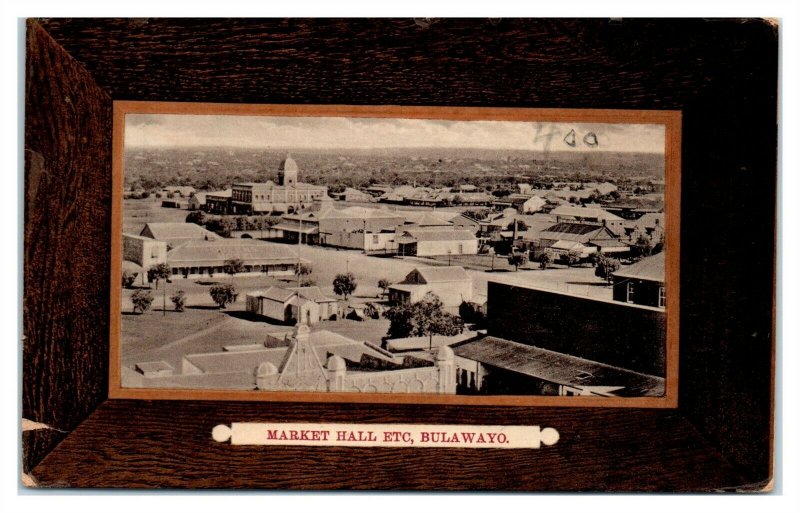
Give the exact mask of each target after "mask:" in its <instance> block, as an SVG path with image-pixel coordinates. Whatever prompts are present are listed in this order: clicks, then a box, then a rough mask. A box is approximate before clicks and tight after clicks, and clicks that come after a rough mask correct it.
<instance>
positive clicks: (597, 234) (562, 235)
mask: <svg viewBox="0 0 800 513" xmlns="http://www.w3.org/2000/svg"><path fill="white" fill-rule="evenodd" d="M539 233H540V235H541V238H542V239H552V240H571V241H575V242H581V243H584V244H585V243H587V242H589V241H592V242H593V241H595V240H598V239H601V240H602V239H605V240H617V237H616V235H614V232H612V231H611V230H610V229H608V228H607V227H605V226H601V225H597V224H586V223H557V224H554V225H553V226H550V227H549V228H545V229H544V230H542V231H541V232H539Z"/></svg>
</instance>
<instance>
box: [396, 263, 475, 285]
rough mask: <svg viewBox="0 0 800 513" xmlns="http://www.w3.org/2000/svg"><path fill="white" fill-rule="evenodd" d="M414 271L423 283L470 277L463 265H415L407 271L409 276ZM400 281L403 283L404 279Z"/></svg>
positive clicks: (460, 279) (459, 279) (468, 278)
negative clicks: (411, 269)
mask: <svg viewBox="0 0 800 513" xmlns="http://www.w3.org/2000/svg"><path fill="white" fill-rule="evenodd" d="M415 272H416V273H419V275H420V277H421V278H422V279H423V280H424V281H425V283H442V282H448V281H463V280H470V279H471V278H470V277H469V275H468V274H467V271H465V270H464V268H463V267H461V266H456V265H453V266H426V267H417V268H416V269H414V270H413V271H411V273H409V276H410V275H411V274H413V273H415ZM406 278H408V277H406ZM402 283H405V281H404V282H402Z"/></svg>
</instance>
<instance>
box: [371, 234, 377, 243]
mask: <svg viewBox="0 0 800 513" xmlns="http://www.w3.org/2000/svg"><path fill="white" fill-rule="evenodd" d="M372 243H373V244H377V243H378V236H377V235H373V236H372Z"/></svg>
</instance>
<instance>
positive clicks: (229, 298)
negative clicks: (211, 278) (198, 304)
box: [208, 283, 239, 308]
mask: <svg viewBox="0 0 800 513" xmlns="http://www.w3.org/2000/svg"><path fill="white" fill-rule="evenodd" d="M208 293H209V294H210V295H211V299H213V300H214V302H215V303H216V304H217V306H219V307H220V308H225V307H226V306H228V305H229V304H233V303H235V302H236V298H238V297H239V293H238V292H237V291H236V287H234V286H233V285H231V284H230V283H224V284H220V285H214V286H213V287H211V288H210V289H209V290H208Z"/></svg>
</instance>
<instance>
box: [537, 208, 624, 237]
mask: <svg viewBox="0 0 800 513" xmlns="http://www.w3.org/2000/svg"><path fill="white" fill-rule="evenodd" d="M550 214H552V215H554V216H556V220H557V221H558V222H566V221H577V222H588V223H597V224H602V225H605V226H607V227H608V229H609V230H611V231H612V232H614V233H615V234H616V235H623V234H624V233H625V220H624V219H622V218H621V217H619V216H617V215H614V214H612V213H611V212H606V211H605V210H603V209H602V208H597V207H594V208H591V207H577V206H574V205H560V206H558V207H556V208H555V209H553V211H552V212H550Z"/></svg>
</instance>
